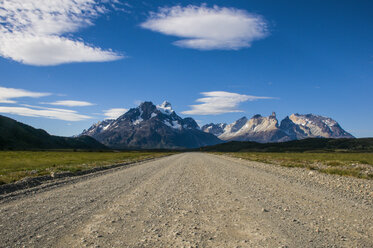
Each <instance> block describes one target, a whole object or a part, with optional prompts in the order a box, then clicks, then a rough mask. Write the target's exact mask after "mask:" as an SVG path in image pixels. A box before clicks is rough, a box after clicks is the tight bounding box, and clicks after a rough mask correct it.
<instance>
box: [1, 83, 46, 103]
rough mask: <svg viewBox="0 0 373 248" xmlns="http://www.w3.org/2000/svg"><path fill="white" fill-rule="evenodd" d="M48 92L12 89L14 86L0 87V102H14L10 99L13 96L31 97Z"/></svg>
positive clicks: (40, 95) (37, 96)
mask: <svg viewBox="0 0 373 248" xmlns="http://www.w3.org/2000/svg"><path fill="white" fill-rule="evenodd" d="M49 95H51V94H50V93H42V92H32V91H28V90H24V89H14V88H5V87H0V103H16V101H14V100H12V99H14V98H21V97H32V98H39V97H43V96H49Z"/></svg>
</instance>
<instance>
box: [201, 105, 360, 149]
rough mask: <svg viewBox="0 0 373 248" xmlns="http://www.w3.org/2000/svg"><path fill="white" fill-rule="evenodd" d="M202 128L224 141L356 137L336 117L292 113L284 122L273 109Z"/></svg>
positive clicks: (261, 141) (263, 141) (262, 141)
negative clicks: (270, 111)
mask: <svg viewBox="0 0 373 248" xmlns="http://www.w3.org/2000/svg"><path fill="white" fill-rule="evenodd" d="M201 130H202V131H204V132H207V133H212V134H214V135H216V136H217V137H218V138H219V139H221V140H224V141H254V142H259V143H268V142H285V141H291V140H300V139H306V138H354V136H352V135H351V134H350V133H348V132H346V131H345V130H343V129H342V127H341V126H340V125H339V124H338V122H336V121H335V120H333V119H331V118H329V117H324V116H320V115H314V114H306V115H301V114H292V115H290V116H286V117H285V118H284V119H283V120H282V121H281V123H280V124H279V121H278V120H277V118H276V113H275V112H273V113H272V114H271V115H270V116H268V117H263V116H261V115H259V114H257V115H254V116H253V117H252V118H250V119H247V118H246V117H242V118H240V119H238V120H237V121H235V122H233V123H231V124H226V123H217V124H214V123H210V124H207V125H204V126H202V128H201Z"/></svg>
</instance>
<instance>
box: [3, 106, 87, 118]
mask: <svg viewBox="0 0 373 248" xmlns="http://www.w3.org/2000/svg"><path fill="white" fill-rule="evenodd" d="M0 113H5V114H13V115H21V116H29V117H44V118H49V119H57V120H64V121H82V120H87V119H91V118H92V117H90V116H87V115H82V114H79V113H77V112H76V111H74V110H69V109H59V108H44V107H39V106H30V105H24V107H8V106H6V107H5V106H0Z"/></svg>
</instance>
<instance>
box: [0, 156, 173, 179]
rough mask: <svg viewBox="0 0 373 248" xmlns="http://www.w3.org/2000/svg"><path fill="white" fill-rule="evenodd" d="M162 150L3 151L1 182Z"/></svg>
mask: <svg viewBox="0 0 373 248" xmlns="http://www.w3.org/2000/svg"><path fill="white" fill-rule="evenodd" d="M167 154H169V153H161V152H73V151H0V184H5V183H11V182H14V181H18V180H20V179H22V178H25V177H35V176H41V175H48V174H51V173H54V172H63V171H68V172H76V171H82V170H87V169H92V168H94V167H101V166H108V165H113V164H117V163H124V162H131V161H138V160H143V159H147V158H156V157H161V156H165V155H167Z"/></svg>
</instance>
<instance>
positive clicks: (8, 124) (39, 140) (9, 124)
mask: <svg viewBox="0 0 373 248" xmlns="http://www.w3.org/2000/svg"><path fill="white" fill-rule="evenodd" d="M9 149H13V150H24V149H106V146H104V145H103V144H101V143H99V142H98V141H96V140H95V139H93V138H91V137H88V136H80V137H77V138H68V137H59V136H53V135H50V134H48V133H47V132H46V131H44V130H42V129H35V128H33V127H31V126H28V125H25V124H23V123H20V122H18V121H15V120H13V119H11V118H8V117H5V116H2V115H0V150H9Z"/></svg>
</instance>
